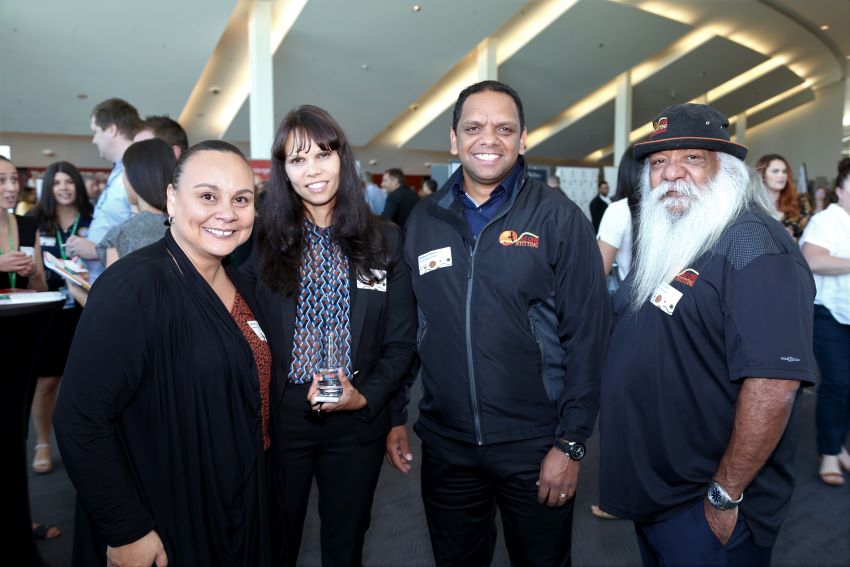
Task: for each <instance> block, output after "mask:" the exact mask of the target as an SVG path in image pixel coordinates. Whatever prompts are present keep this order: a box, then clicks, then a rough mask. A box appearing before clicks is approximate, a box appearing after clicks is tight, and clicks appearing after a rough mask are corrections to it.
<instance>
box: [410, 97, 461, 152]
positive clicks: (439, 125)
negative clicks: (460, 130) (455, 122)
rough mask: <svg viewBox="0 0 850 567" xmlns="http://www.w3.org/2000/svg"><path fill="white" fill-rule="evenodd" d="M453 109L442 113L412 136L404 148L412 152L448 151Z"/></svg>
mask: <svg viewBox="0 0 850 567" xmlns="http://www.w3.org/2000/svg"><path fill="white" fill-rule="evenodd" d="M453 110H454V107H452V108H449V109H448V110H447V111H445V112H443V113H442V114H441V115H440V116H439V117H438V118H437V119H436V120H433V121H432V122H431V123H430V124H428V125H427V126H426V127H425V128H423V129H422V131H421V132H419V133H418V134H417V135H416V136H414V137H413V138H412V139H411V140H410V141H409V142H408V143H406V144H405V145H404V147H405V148H410V149H413V150H426V149H431V150H446V151H448V150H449V146H450V145H451V144H450V142H449V130H450V129H451V127H452V111H453Z"/></svg>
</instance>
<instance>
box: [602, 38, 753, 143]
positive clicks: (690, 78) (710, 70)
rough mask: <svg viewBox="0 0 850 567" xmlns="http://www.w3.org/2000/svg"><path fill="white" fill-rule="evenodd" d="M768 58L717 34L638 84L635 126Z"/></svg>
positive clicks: (634, 103) (703, 92)
mask: <svg viewBox="0 0 850 567" xmlns="http://www.w3.org/2000/svg"><path fill="white" fill-rule="evenodd" d="M766 60H767V58H766V57H765V56H764V55H761V54H759V53H756V52H755V51H752V50H750V49H747V48H746V47H743V46H741V45H739V44H737V43H733V42H731V41H729V40H727V39H724V38H721V37H715V38H714V39H712V40H710V41H708V42H706V43H704V44H703V45H701V46H700V47H698V48H697V49H694V50H693V51H691V52H690V53H688V54H686V55H685V56H683V57H682V58H680V59H678V60H677V61H676V62H674V63H673V64H671V65H668V66H667V67H665V68H664V69H661V70H660V71H659V72H658V73H655V74H654V75H652V76H651V77H649V78H648V79H647V80H645V81H643V82H642V83H640V84H638V85H636V86H635V88H634V94H633V98H632V105H633V106H632V128H640V127H641V126H643V125H644V124H646V123H648V122H650V121H651V120H652V119H653V118H654V117H655V116H656V115H657V114H658V113H659V112H661V111H662V110H664V109H665V108H666V107H668V106H670V105H671V104H678V103H682V102H688V101H690V100H692V99H694V98H696V97H698V96H701V95H703V94H705V93H706V92H708V91H709V90H711V89H712V88H714V87H717V86H719V85H721V84H723V83H725V82H726V81H728V80H729V79H732V78H734V77H736V76H737V75H739V74H741V73H743V72H744V71H747V70H748V69H751V68H752V67H755V66H756V65H758V64H760V63H762V62H764V61H766ZM612 140H613V137H612ZM609 143H610V141H609Z"/></svg>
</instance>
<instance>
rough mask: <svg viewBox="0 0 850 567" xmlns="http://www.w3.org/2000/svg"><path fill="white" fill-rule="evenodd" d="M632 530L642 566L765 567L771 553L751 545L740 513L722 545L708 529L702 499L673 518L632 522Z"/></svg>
mask: <svg viewBox="0 0 850 567" xmlns="http://www.w3.org/2000/svg"><path fill="white" fill-rule="evenodd" d="M635 531H636V532H637V539H638V547H639V548H640V557H641V559H642V560H643V564H644V566H645V567H666V566H670V567H673V566H676V567H684V566H695V565H700V566H712V567H713V566H719V565H722V566H741V567H745V566H746V567H768V566H769V565H770V556H771V554H772V553H773V547H762V546H758V545H756V544H755V543H754V542H753V538H752V535H750V530H749V529H748V528H747V524H746V523H744V519H743V518H742V517H741V515H740V514H738V523H737V524H736V525H735V529H734V531H733V532H732V536H731V537H730V538H729V541H728V542H727V543H726V545H725V546H724V545H723V544H721V543H720V540H719V539H717V536H715V535H714V532H712V531H711V528H709V527H708V520H706V519H705V510H704V508H703V499H702V498H700V499H699V500H697V501H696V502H694V503H693V504H692V505H690V506H688V507H687V508H686V509H685V510H683V511H682V512H679V513H678V514H676V515H675V516H673V517H672V518H667V519H666V520H661V521H659V522H635Z"/></svg>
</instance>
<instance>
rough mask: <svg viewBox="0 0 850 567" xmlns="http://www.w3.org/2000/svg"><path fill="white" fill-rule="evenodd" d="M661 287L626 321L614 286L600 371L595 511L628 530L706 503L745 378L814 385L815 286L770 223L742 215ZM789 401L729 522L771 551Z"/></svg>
mask: <svg viewBox="0 0 850 567" xmlns="http://www.w3.org/2000/svg"><path fill="white" fill-rule="evenodd" d="M670 287H671V288H672V289H673V291H670V290H667V292H666V293H659V294H653V297H652V298H650V300H649V301H647V302H646V303H644V304H643V305H642V306H641V308H640V309H639V310H638V311H637V312H635V311H633V310H632V308H631V307H630V306H629V305H627V300H628V297H629V295H628V294H630V293H631V278H628V279H627V280H626V282H624V285H623V286H621V288H620V290H619V293H618V295H617V297H616V298H615V305H614V308H615V324H614V331H613V335H612V337H611V342H610V346H609V352H608V355H607V358H606V362H605V366H604V370H603V378H602V400H601V410H600V426H599V427H600V443H601V465H600V466H601V472H600V491H601V506H602V508H603V509H604V510H605V511H607V512H610V513H612V514H615V515H617V516H621V517H625V518H630V519H634V520H638V521H657V520H663V519H665V518H668V517H671V516H673V515H675V514H676V513H677V512H679V511H680V510H681V509H682V508H684V507H686V506H688V505H689V504H692V503H693V502H694V500H695V499H699V498H702V497H703V496H704V495H705V491H706V488H707V486H708V484H709V482H710V481H711V478H712V476H714V473H715V472H716V470H717V466H718V464H719V463H720V459H721V457H722V456H723V453H724V452H725V451H726V446H727V444H728V442H729V438H730V436H731V433H732V426H733V423H734V418H735V403H736V401H737V398H738V393H739V391H740V388H741V385H742V382H743V380H744V379H746V378H748V377H758V378H775V379H786V380H800V381H802V382H804V383H806V384H811V383H813V382H814V372H813V368H814V363H813V356H812V305H813V302H814V297H815V286H814V281H813V279H812V275H811V272H810V271H809V268H808V266H807V264H806V262H805V260H804V259H803V256H802V254H800V251H799V249H798V247H797V245H796V243H795V242H794V241H793V240H792V239H791V238H790V237H789V236H788V234H787V233H786V232H785V230H784V229H783V228H782V226H781V225H780V224H779V223H777V222H776V221H775V220H773V219H772V218H770V217H769V216H767V215H765V214H763V213H761V212H755V211H747V212H745V213H744V214H743V215H742V216H741V217H740V218H739V219H738V220H737V221H735V222H734V223H733V224H732V226H730V227H729V228H728V229H727V230H726V231H725V233H724V234H723V236H722V237H721V239H720V241H719V242H718V244H717V245H716V246H715V247H714V248H713V250H712V251H710V252H709V253H706V254H704V255H703V256H702V257H700V258H699V259H697V260H696V261H695V262H694V263H693V264H692V265H691V266H689V267H688V269H686V270H683V272H682V273H680V274H679V275H677V276H676V278H675V279H674V281H673V282H671V283H670ZM679 294H681V295H679ZM656 304H658V305H656ZM671 304H672V305H671ZM799 401H800V398H799V394H798V397H797V402H796V403H795V406H794V410H793V413H792V415H791V419H790V420H789V423H788V426H787V428H786V430H785V432H784V434H783V436H782V438H781V440H780V441H779V444H778V446H777V448H776V450H775V451H774V452H773V454H772V455H771V456H770V458H769V459H768V461H767V463H766V464H765V466H764V467H763V468H762V469H761V471H759V473H758V474H757V475H756V477H755V478H754V479H753V481H752V483H751V484H750V486H748V487H747V488H746V489H745V491H744V501H743V503H742V504H741V507H740V511H741V514H742V516H743V517H744V520H745V521H746V523H747V526H748V527H749V528H750V531H751V532H752V534H753V539H754V541H755V543H756V544H758V545H763V546H768V545H772V544H773V542H774V540H775V539H776V535H777V533H778V532H779V527H780V525H781V523H782V520H784V518H785V515H786V512H787V507H788V502H789V500H790V498H791V492H792V489H793V485H794V473H793V469H792V467H793V461H794V455H795V452H796V445H797V437H798V423H797V418H798V414H799Z"/></svg>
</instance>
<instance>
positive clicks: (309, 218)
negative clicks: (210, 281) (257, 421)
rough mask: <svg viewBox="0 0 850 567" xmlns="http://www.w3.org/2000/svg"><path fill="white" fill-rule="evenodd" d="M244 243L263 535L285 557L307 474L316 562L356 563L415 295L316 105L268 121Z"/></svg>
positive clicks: (390, 230) (397, 246)
mask: <svg viewBox="0 0 850 567" xmlns="http://www.w3.org/2000/svg"><path fill="white" fill-rule="evenodd" d="M257 244H258V246H257V249H256V250H255V254H254V257H253V259H252V261H251V262H249V264H248V266H247V267H246V274H247V275H248V276H249V277H254V278H255V279H256V281H257V295H258V300H259V302H260V303H261V305H263V308H264V310H266V311H267V315H270V317H269V329H268V331H267V332H268V333H269V342H270V345H271V347H272V353H273V360H274V366H275V375H276V377H275V379H274V380H273V381H272V382H273V384H274V389H275V393H274V394H273V399H272V404H273V405H272V415H273V420H274V421H275V428H274V430H275V432H276V433H277V434H278V436H279V437H278V438H277V439H279V442H276V443H275V447H276V448H277V451H278V463H279V464H280V466H281V469H282V470H281V473H280V474H282V475H283V484H284V495H283V502H284V504H285V507H284V510H283V514H282V516H283V517H282V518H281V520H282V522H283V526H282V527H281V529H280V530H278V531H277V532H274V531H273V533H272V539H273V540H274V539H275V538H278V539H280V538H282V541H280V542H279V543H280V544H281V545H280V549H279V551H280V552H281V553H282V555H283V557H281V563H283V564H285V565H295V564H296V562H297V560H298V551H299V548H300V545H301V534H302V530H303V526H304V516H305V514H306V509H307V501H308V498H309V494H310V487H311V485H312V482H313V479H314V478H315V480H316V483H317V485H318V489H319V493H320V498H319V516H320V518H321V523H322V525H321V549H322V564H323V565H325V566H329V565H360V564H361V554H362V548H363V541H364V538H365V534H366V530H367V529H368V528H369V522H370V513H371V508H372V497H373V494H374V491H375V486H376V484H377V482H378V474H379V472H380V469H381V462H382V458H383V454H384V450H385V443H384V437H385V436H386V434H387V432H388V431H389V429H390V420H389V411H388V402H389V400H390V398H391V397H392V396H393V395H394V393H395V392H396V390H397V389H398V387H399V386H400V385H401V383H402V380H403V379H404V377H405V374H406V373H407V371H408V369H409V368H410V365H411V363H412V361H413V357H414V355H415V337H416V307H415V303H414V298H413V292H412V290H411V287H410V277H409V273H408V269H407V266H406V264H405V263H404V260H403V258H402V250H401V235H400V233H399V231H398V229H397V228H396V227H395V226H394V225H390V224H388V223H386V222H385V221H382V220H380V219H379V218H378V217H376V216H374V215H373V214H372V213H371V212H370V210H369V207H368V205H367V204H366V200H365V196H364V194H363V192H362V190H361V188H360V180H359V178H358V174H357V167H356V163H355V158H354V154H353V152H352V150H351V147H350V146H349V144H348V141H347V140H346V137H345V134H344V133H343V132H342V130H341V128H340V127H339V125H338V124H337V122H336V121H335V120H334V119H333V118H332V117H331V116H330V115H329V114H328V113H327V112H325V111H324V110H322V109H320V108H317V107H315V106H301V107H299V108H297V109H295V110H293V111H291V112H290V113H289V114H287V115H286V117H285V118H284V119H283V122H282V123H281V125H280V128H279V129H278V132H277V135H276V138H275V141H274V146H273V148H272V177H271V186H270V189H269V190H268V194H267V199H266V201H265V203H264V205H263V212H262V218H261V221H260V223H259V228H258V236H257ZM321 378H330V380H326V381H323V380H321ZM334 378H335V379H334ZM336 396H338V401H333V400H334V399H336Z"/></svg>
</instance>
